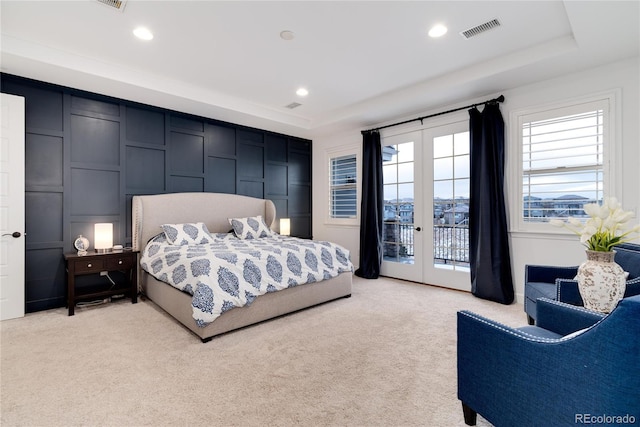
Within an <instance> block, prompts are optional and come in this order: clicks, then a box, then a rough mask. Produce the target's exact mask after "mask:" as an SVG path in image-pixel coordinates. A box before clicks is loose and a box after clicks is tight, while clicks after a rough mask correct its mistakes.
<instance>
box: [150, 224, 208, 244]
mask: <svg viewBox="0 0 640 427" xmlns="http://www.w3.org/2000/svg"><path fill="white" fill-rule="evenodd" d="M162 229H163V230H164V235H165V236H166V237H167V241H168V242H169V243H170V244H172V245H179V246H182V245H202V244H206V243H212V242H213V238H212V237H211V234H209V230H208V229H207V226H206V225H205V224H204V223H202V222H196V223H186V224H163V225H162Z"/></svg>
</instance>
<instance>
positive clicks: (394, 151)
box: [382, 141, 415, 264]
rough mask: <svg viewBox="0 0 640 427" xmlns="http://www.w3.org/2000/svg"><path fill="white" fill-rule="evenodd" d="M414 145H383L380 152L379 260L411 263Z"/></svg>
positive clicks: (412, 259) (411, 143) (412, 249)
mask: <svg viewBox="0 0 640 427" xmlns="http://www.w3.org/2000/svg"><path fill="white" fill-rule="evenodd" d="M413 150H414V143H413V141H410V142H405V143H401V144H396V145H390V146H386V147H385V149H384V150H383V160H382V170H383V182H384V218H383V242H384V243H383V257H384V259H385V260H386V261H391V262H400V263H405V264H413V263H414V262H415V251H414V246H415V244H414V236H413V229H414V215H413V213H414V208H413V202H414V183H413V176H414V173H413V172H414V165H415V162H414V156H413Z"/></svg>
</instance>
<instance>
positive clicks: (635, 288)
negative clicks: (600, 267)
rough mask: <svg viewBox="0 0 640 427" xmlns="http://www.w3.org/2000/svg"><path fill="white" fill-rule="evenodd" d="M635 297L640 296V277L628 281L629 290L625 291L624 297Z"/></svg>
mask: <svg viewBox="0 0 640 427" xmlns="http://www.w3.org/2000/svg"><path fill="white" fill-rule="evenodd" d="M634 295H640V277H636V278H635V279H631V280H627V289H626V290H625V291H624V297H625V298H628V297H632V296H634Z"/></svg>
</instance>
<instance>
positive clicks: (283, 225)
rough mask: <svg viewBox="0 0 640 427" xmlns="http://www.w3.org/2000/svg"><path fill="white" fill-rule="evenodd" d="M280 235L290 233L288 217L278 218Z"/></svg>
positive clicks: (288, 234)
mask: <svg viewBox="0 0 640 427" xmlns="http://www.w3.org/2000/svg"><path fill="white" fill-rule="evenodd" d="M280 235H281V236H290V235H291V220H290V219H289V218H280Z"/></svg>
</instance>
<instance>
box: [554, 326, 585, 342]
mask: <svg viewBox="0 0 640 427" xmlns="http://www.w3.org/2000/svg"><path fill="white" fill-rule="evenodd" d="M587 329H589V328H584V329H578V330H577V331H575V332H572V333H570V334H569V335H565V336H564V337H562V338H561V339H562V340H570V339H571V338H575V337H577V336H578V335H580V334H582V333H583V332H585V331H586V330H587Z"/></svg>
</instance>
